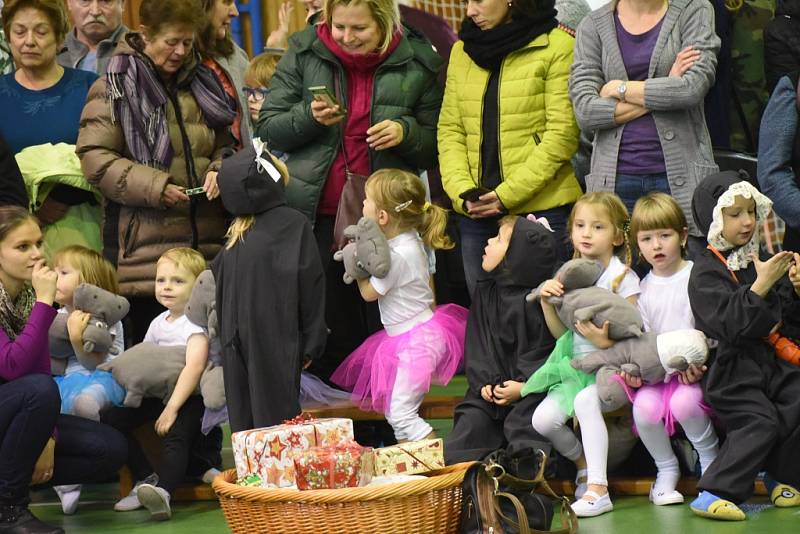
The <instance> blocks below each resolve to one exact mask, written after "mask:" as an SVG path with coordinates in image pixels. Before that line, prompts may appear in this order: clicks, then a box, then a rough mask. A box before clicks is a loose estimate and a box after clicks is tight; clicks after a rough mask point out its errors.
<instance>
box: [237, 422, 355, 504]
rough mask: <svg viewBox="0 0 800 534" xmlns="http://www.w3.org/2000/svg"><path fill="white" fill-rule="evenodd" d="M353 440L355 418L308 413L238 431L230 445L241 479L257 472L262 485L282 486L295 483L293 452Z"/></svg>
mask: <svg viewBox="0 0 800 534" xmlns="http://www.w3.org/2000/svg"><path fill="white" fill-rule="evenodd" d="M352 440H353V421H352V420H350V419H342V418H331V419H313V418H310V417H307V416H305V417H296V418H294V419H291V420H289V421H285V422H284V423H283V424H281V425H276V426H271V427H266V428H256V429H253V430H244V431H242V432H235V433H234V434H233V435H231V446H232V448H233V458H234V461H235V463H236V474H237V475H238V477H239V478H243V477H246V476H247V475H254V474H255V475H258V476H259V477H261V481H262V484H261V485H262V486H263V487H272V488H275V487H277V488H283V487H289V486H293V485H294V483H295V477H294V461H293V460H292V453H293V452H295V451H303V450H308V449H310V448H312V447H320V446H332V445H339V444H341V443H345V442H350V441H352Z"/></svg>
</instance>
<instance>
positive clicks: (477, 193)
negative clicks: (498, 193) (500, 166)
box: [458, 187, 492, 202]
mask: <svg viewBox="0 0 800 534" xmlns="http://www.w3.org/2000/svg"><path fill="white" fill-rule="evenodd" d="M491 192H492V190H491V189H487V188H485V187H473V188H472V189H467V190H466V191H464V192H463V193H461V194H460V195H458V197H459V198H460V199H461V200H466V201H468V202H477V201H478V200H480V198H481V196H482V195H485V194H486V193H491Z"/></svg>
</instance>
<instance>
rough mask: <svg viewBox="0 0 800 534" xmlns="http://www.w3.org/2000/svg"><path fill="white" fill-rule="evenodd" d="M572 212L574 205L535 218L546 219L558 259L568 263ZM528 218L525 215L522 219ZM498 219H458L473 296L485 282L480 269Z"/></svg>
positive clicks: (496, 227) (468, 284)
mask: <svg viewBox="0 0 800 534" xmlns="http://www.w3.org/2000/svg"><path fill="white" fill-rule="evenodd" d="M571 210H572V204H568V205H566V206H559V207H557V208H552V209H549V210H541V211H537V212H536V213H535V214H534V215H536V217H545V218H546V219H547V221H548V222H549V223H550V227H551V228H552V229H553V232H554V233H553V237H554V238H555V241H556V259H557V260H559V261H566V260H568V259H569V258H570V257H571V256H572V245H571V244H570V242H569V232H567V220H568V219H569V213H570V211H571ZM521 216H525V215H521ZM498 220H499V219H498V218H497V217H491V218H487V219H471V218H469V217H463V216H459V217H458V229H459V233H460V234H461V257H462V259H463V261H464V278H465V279H466V281H467V289H468V290H469V294H470V296H472V292H473V291H474V289H475V284H476V283H477V282H478V280H483V279H484V278H485V277H486V276H487V273H486V271H484V270H483V268H482V267H481V263H482V257H483V249H484V248H485V247H486V242H487V241H488V240H489V238H492V237H494V236H496V235H497V232H498V226H497V223H498Z"/></svg>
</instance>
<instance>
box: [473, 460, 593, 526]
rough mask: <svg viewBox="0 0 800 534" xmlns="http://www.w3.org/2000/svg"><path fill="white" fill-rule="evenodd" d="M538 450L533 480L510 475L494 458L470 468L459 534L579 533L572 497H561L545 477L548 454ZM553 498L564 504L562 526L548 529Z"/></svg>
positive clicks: (562, 506)
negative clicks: (571, 503) (537, 465)
mask: <svg viewBox="0 0 800 534" xmlns="http://www.w3.org/2000/svg"><path fill="white" fill-rule="evenodd" d="M537 453H538V455H539V468H538V470H537V473H536V476H535V477H534V479H533V480H523V479H521V478H517V477H515V476H512V475H510V474H508V473H507V472H506V470H505V468H504V467H503V466H502V465H500V463H497V462H496V461H494V459H486V460H484V461H481V462H476V463H475V464H474V465H472V466H470V467H469V469H468V470H467V473H466V474H465V476H464V483H463V484H462V503H461V526H460V529H459V534H488V533H493V534H510V533H519V534H575V533H576V532H578V518H577V516H576V515H575V512H574V511H573V510H572V507H571V506H570V504H569V500H568V499H567V498H566V497H560V496H558V495H557V494H556V493H555V492H554V491H553V490H552V489H551V488H550V485H549V484H548V483H547V480H545V477H544V468H545V464H546V463H547V456H546V455H545V453H544V452H543V451H537ZM553 501H555V502H556V503H560V505H561V506H560V523H561V528H559V529H557V530H548V528H549V527H550V524H551V522H552V520H553V511H554V510H553ZM536 527H539V529H537V528H536Z"/></svg>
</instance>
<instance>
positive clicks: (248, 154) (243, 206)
mask: <svg viewBox="0 0 800 534" xmlns="http://www.w3.org/2000/svg"><path fill="white" fill-rule="evenodd" d="M262 157H263V158H264V159H266V160H267V162H268V163H272V162H274V161H275V157H274V156H273V155H272V154H270V153H269V151H268V150H264V152H263V153H262ZM270 160H271V161H270ZM217 183H218V184H219V193H220V197H221V198H222V205H223V206H225V209H226V210H228V211H229V212H230V213H231V214H232V215H235V216H237V217H238V216H240V215H255V214H258V213H262V212H265V211H267V210H270V209H272V208H275V207H277V206H283V205H285V204H286V195H285V193H284V187H283V179H279V180H277V181H275V180H274V179H273V177H272V176H271V175H270V173H269V172H268V171H267V169H265V168H264V165H262V164H261V163H258V162H256V150H255V148H253V146H252V145H250V146H247V147H245V148H244V149H242V150H240V151H239V152H237V153H235V154H233V155H229V156H228V157H224V159H223V160H222V167H221V168H220V170H219V175H218V176H217Z"/></svg>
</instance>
